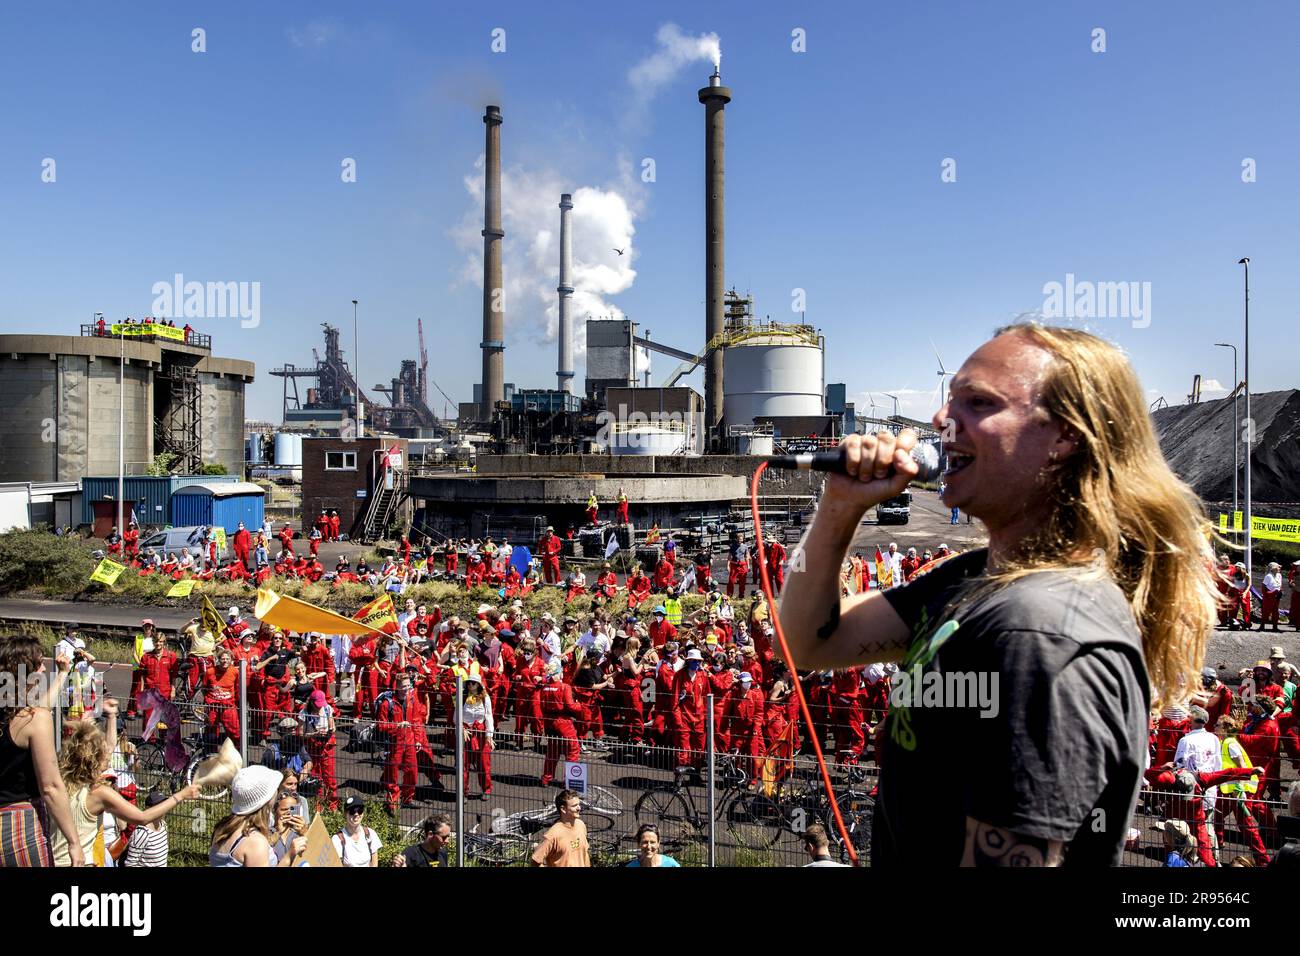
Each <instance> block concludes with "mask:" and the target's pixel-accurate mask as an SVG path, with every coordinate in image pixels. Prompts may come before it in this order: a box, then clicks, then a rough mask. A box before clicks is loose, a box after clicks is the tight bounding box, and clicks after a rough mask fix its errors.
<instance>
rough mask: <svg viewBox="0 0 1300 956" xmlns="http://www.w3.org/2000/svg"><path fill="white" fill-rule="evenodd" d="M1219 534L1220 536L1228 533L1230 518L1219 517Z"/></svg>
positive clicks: (1221, 515)
mask: <svg viewBox="0 0 1300 956" xmlns="http://www.w3.org/2000/svg"><path fill="white" fill-rule="evenodd" d="M1219 533H1220V534H1227V533H1228V516H1227V515H1225V514H1220V515H1219Z"/></svg>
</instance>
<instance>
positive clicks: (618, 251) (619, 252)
mask: <svg viewBox="0 0 1300 956" xmlns="http://www.w3.org/2000/svg"><path fill="white" fill-rule="evenodd" d="M614 251H615V252H617V253H618V254H619V255H620V256H621V255H622V254H623V250H622V249H615V250H614Z"/></svg>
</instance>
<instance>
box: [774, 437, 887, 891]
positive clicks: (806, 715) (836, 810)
mask: <svg viewBox="0 0 1300 956" xmlns="http://www.w3.org/2000/svg"><path fill="white" fill-rule="evenodd" d="M766 470H767V462H762V463H761V464H759V466H758V468H757V469H755V471H754V477H753V478H752V479H750V483H749V507H750V510H751V511H752V513H753V517H754V537H755V539H756V540H757V542H758V570H759V574H760V575H761V576H762V580H763V595H764V596H765V597H766V598H767V606H768V610H769V611H770V613H771V615H772V627H773V629H774V630H775V631H776V639H777V641H778V642H779V643H780V645H781V653H782V654H783V655H784V656H785V662H786V664H787V665H788V666H789V668H790V676H791V677H793V678H794V692H795V696H797V697H798V698H799V710H800V712H801V713H802V714H803V719H804V723H805V724H807V726H808V736H809V737H810V738H811V739H812V743H813V751H814V753H816V755H817V769H818V770H819V771H820V773H821V777H822V785H823V786H824V787H825V788H826V795H827V797H828V799H829V800H830V804H831V813H833V814H834V815H835V826H836V827H837V828H838V829H839V831H840V838H841V839H842V840H843V841H844V849H845V850H847V851H848V854H849V859H850V860H852V861H853V865H854V866H861V865H862V863H861V862H860V861H859V860H858V854H857V851H855V850H854V849H853V841H852V840H851V839H850V838H849V829H848V827H846V826H845V825H844V817H843V816H841V815H840V802H839V801H838V800H837V799H835V788H834V786H832V784H831V775H830V771H829V770H827V769H826V758H825V756H824V755H823V754H822V745H821V741H820V740H819V739H818V737H817V729H816V728H815V727H814V726H813V719H812V713H811V712H810V711H809V710H808V698H807V697H806V696H804V692H803V682H802V681H801V680H799V671H798V670H797V669H796V667H795V662H794V655H792V654H791V653H790V645H789V644H787V643H786V642H785V631H784V630H782V628H781V617H780V615H779V614H777V613H776V599H775V598H774V597H773V596H772V582H771V580H770V579H769V577H768V573H767V549H766V548H764V547H763V524H762V521H761V520H760V519H759V517H758V479H759V478H760V477H762V474H763V472H764V471H766ZM792 759H793V755H792Z"/></svg>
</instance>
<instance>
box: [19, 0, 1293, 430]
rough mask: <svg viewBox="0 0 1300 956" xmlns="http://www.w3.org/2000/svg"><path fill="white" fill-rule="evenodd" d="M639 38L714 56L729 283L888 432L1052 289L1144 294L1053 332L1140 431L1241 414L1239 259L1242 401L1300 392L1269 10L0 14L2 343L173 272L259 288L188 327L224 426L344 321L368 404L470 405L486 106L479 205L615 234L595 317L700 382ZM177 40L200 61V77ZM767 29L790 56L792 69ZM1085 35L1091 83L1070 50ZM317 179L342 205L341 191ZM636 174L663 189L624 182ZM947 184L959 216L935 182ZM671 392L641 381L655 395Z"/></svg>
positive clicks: (1287, 119)
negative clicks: (424, 342)
mask: <svg viewBox="0 0 1300 956" xmlns="http://www.w3.org/2000/svg"><path fill="white" fill-rule="evenodd" d="M438 7H441V5H438ZM489 9H490V12H488V10H489ZM128 11H129V12H128ZM666 23H675V24H677V25H678V26H679V27H680V29H681V30H682V31H683V32H684V33H685V34H688V35H698V34H702V33H706V32H715V33H716V34H717V35H718V37H719V38H720V42H721V49H722V74H723V79H724V82H725V83H726V84H727V85H729V86H731V87H732V89H733V91H734V97H735V98H734V100H733V102H732V104H731V105H730V106H729V107H728V111H727V117H728V118H727V149H728V152H727V172H728V183H727V199H728V206H727V277H728V282H729V283H731V284H734V285H736V286H737V287H738V288H740V289H741V290H748V291H750V292H752V293H753V295H754V296H755V299H756V303H757V309H758V311H759V313H760V314H767V315H771V316H772V317H773V318H774V319H781V320H789V319H790V318H792V315H791V312H790V303H791V297H792V290H794V289H803V290H805V293H806V298H807V319H808V321H809V322H810V323H811V324H814V325H816V326H818V327H820V328H821V329H822V330H823V331H824V333H825V335H826V337H827V341H828V352H827V361H826V369H827V380H828V381H844V382H846V383H847V384H848V388H849V392H850V393H851V394H856V393H861V392H864V391H868V390H870V391H871V392H873V393H877V394H876V399H877V401H878V402H881V403H882V404H884V402H885V400H884V399H883V398H881V397H880V394H879V393H884V392H894V393H895V394H899V395H900V396H901V397H902V398H903V401H904V410H905V411H907V412H909V413H911V414H916V415H925V416H927V417H928V415H929V414H930V412H932V411H933V410H934V408H935V407H936V406H937V394H936V393H935V392H936V383H937V376H936V374H935V372H936V367H935V361H934V356H933V355H932V353H931V351H930V345H929V342H928V338H933V340H934V342H935V344H936V345H937V346H938V348H939V351H940V352H941V354H942V356H943V358H944V360H945V362H946V363H947V364H948V367H949V368H953V369H955V368H956V367H957V365H958V364H959V363H960V361H961V359H962V358H963V357H964V356H965V355H967V354H969V352H970V351H971V350H972V349H973V348H974V347H976V346H977V345H978V344H979V343H980V342H981V341H982V340H983V339H984V338H986V337H987V335H988V333H989V332H990V331H991V330H992V329H993V328H994V327H996V326H997V325H999V324H1003V323H1005V322H1006V321H1009V320H1010V319H1011V318H1012V317H1013V316H1015V315H1017V314H1019V313H1024V312H1032V311H1034V310H1037V309H1040V308H1041V307H1042V306H1043V303H1044V298H1045V296H1044V285H1045V284H1046V283H1050V282H1053V281H1055V282H1061V283H1064V282H1065V281H1066V276H1067V274H1073V275H1074V276H1075V277H1076V281H1093V282H1136V283H1150V290H1151V291H1150V302H1149V310H1150V313H1149V318H1150V324H1149V325H1147V326H1146V327H1134V323H1133V322H1132V321H1130V320H1129V319H1128V318H1123V317H1098V318H1095V319H1091V320H1088V321H1080V322H1079V323H1078V324H1083V325H1085V326H1086V327H1088V328H1092V329H1094V330H1096V331H1099V332H1101V333H1102V334H1105V335H1107V336H1108V337H1110V338H1112V339H1113V340H1114V341H1116V342H1117V343H1119V344H1120V345H1121V346H1122V347H1123V348H1125V349H1126V350H1127V351H1128V352H1129V354H1130V355H1131V357H1132V359H1133V361H1134V364H1135V365H1136V367H1137V369H1138V372H1139V375H1140V376H1141V378H1142V380H1143V383H1144V385H1145V386H1146V387H1147V388H1148V389H1150V390H1151V397H1152V398H1154V397H1155V396H1156V395H1164V396H1165V397H1166V398H1167V399H1168V400H1169V401H1171V402H1178V401H1181V400H1182V399H1183V396H1185V394H1186V392H1187V391H1188V390H1189V388H1190V384H1191V378H1192V375H1193V374H1194V373H1196V372H1200V373H1202V374H1204V375H1205V376H1206V377H1207V378H1208V379H1215V380H1217V381H1219V382H1222V383H1224V384H1227V383H1229V381H1230V379H1231V364H1230V363H1231V360H1230V356H1229V355H1228V353H1227V352H1226V350H1222V349H1215V348H1214V347H1213V343H1214V342H1217V341H1232V342H1238V343H1239V342H1240V339H1241V334H1242V333H1241V274H1240V267H1239V266H1237V265H1236V262H1237V260H1238V259H1239V258H1241V256H1243V255H1249V256H1250V257H1251V259H1252V285H1253V295H1252V319H1253V321H1252V332H1253V334H1252V344H1253V346H1254V348H1253V350H1252V352H1253V354H1252V359H1253V366H1254V367H1253V368H1252V378H1253V381H1254V387H1253V390H1254V391H1257V392H1258V391H1267V390H1272V389H1279V388H1290V387H1293V386H1294V385H1295V384H1296V381H1295V375H1294V374H1293V372H1292V370H1293V368H1294V358H1293V355H1294V351H1293V349H1292V348H1290V346H1291V344H1292V339H1293V334H1294V329H1295V327H1296V322H1295V318H1296V316H1295V308H1296V306H1295V303H1296V302H1297V301H1298V300H1300V270H1297V269H1296V268H1295V263H1296V261H1297V258H1298V254H1300V241H1298V239H1297V233H1296V224H1297V223H1298V222H1300V191H1298V190H1297V189H1296V177H1297V171H1298V170H1300V128H1298V127H1297V124H1296V122H1295V117H1296V116H1300V102H1297V101H1298V100H1300V84H1298V83H1297V80H1298V79H1300V65H1298V64H1300V58H1298V57H1297V56H1296V55H1295V50H1296V49H1297V47H1298V46H1300V8H1297V7H1295V6H1294V5H1291V4H1284V3H1251V4H1242V5H1237V6H1232V7H1225V6H1222V5H1212V4H1209V3H1186V4H1178V5H1167V4H1121V3H1096V2H1094V3H1086V4H1085V3H1051V4H1046V3H1000V4H958V3H913V4H893V5H887V4H861V5H852V6H850V7H844V8H841V7H840V6H838V5H835V6H831V5H818V4H802V3H801V4H798V5H794V4H791V5H788V6H786V7H782V6H778V5H775V4H761V5H754V4H738V3H718V4H710V5H704V6H701V5H699V4H654V5H650V4H646V5H630V4H622V5H618V4H601V5H582V4H568V5H565V4H553V3H552V4H545V5H538V4H515V3H498V4H495V5H492V6H491V7H490V8H486V7H483V8H475V9H473V10H469V9H463V8H453V7H450V5H449V7H448V9H446V10H443V9H440V8H435V6H434V5H430V4H419V5H416V4H402V3H392V4H373V5H362V4H329V3H318V4H295V3H277V4H244V3H222V4H209V5H199V4H195V5H186V6H185V8H181V7H180V6H178V5H175V4H164V3H152V4H151V3H141V4H135V5H131V6H128V7H116V8H112V9H110V8H108V7H105V6H102V5H92V4H75V5H61V4H41V5H38V6H32V5H24V6H6V7H5V8H4V9H3V11H2V12H0V35H3V37H4V39H5V44H4V48H5V55H4V57H3V58H0V117H3V126H2V127H0V129H2V130H3V133H2V134H0V223H2V224H3V225H0V262H3V274H4V275H5V278H6V283H5V285H6V288H5V294H4V296H3V297H2V299H0V331H4V332H20V331H37V330H39V331H53V330H56V329H62V330H67V331H69V332H73V331H75V329H76V326H77V324H78V323H80V322H84V321H89V319H90V316H91V315H92V314H93V313H94V312H96V311H102V312H104V313H106V314H107V315H108V316H110V317H114V318H118V317H121V316H125V315H135V316H140V315H143V314H145V313H147V312H148V311H149V310H150V305H151V303H152V301H153V294H152V291H151V290H152V286H153V284H154V283H155V282H158V281H170V280H171V277H172V276H173V275H174V274H175V273H177V272H180V273H183V274H184V275H185V277H186V278H187V279H190V280H198V281H256V282H259V283H260V284H261V316H260V324H259V325H258V326H257V327H256V328H242V327H241V326H240V323H239V322H238V320H235V319H213V320H211V321H204V322H196V323H195V324H196V325H199V326H200V327H202V328H203V329H204V330H205V331H210V332H211V333H212V335H213V341H214V350H215V351H216V352H217V354H220V355H227V356H233V357H239V358H246V359H252V360H254V361H256V362H257V364H258V380H257V382H256V383H255V384H254V385H253V387H252V390H251V393H250V402H249V415H250V417H256V418H262V419H273V420H277V421H278V416H279V406H280V383H279V380H278V379H274V378H272V377H271V376H269V375H266V374H265V371H266V370H267V369H269V368H271V367H274V366H277V365H280V364H283V363H285V362H293V363H295V364H298V365H304V364H310V362H311V351H310V349H311V347H312V346H316V347H322V342H321V336H320V333H319V323H320V322H322V321H329V322H332V323H334V324H336V325H339V326H341V327H343V328H344V329H345V332H346V334H345V336H344V342H345V344H350V339H351V314H350V312H351V305H350V300H351V299H353V298H357V299H359V300H360V301H361V308H360V315H361V340H362V341H361V352H362V375H361V378H362V381H363V383H364V384H366V385H369V384H372V383H374V382H376V381H381V380H383V381H386V380H387V379H388V378H390V377H391V376H392V375H394V374H396V371H397V367H398V365H399V362H400V360H401V359H402V358H405V357H413V356H414V355H415V320H416V317H417V316H420V317H423V319H424V323H425V329H426V336H427V337H428V339H429V352H430V360H431V365H430V373H431V375H432V377H433V378H434V380H435V381H437V383H438V384H439V385H441V386H442V387H443V388H444V389H445V390H446V391H447V392H449V393H450V394H451V395H452V396H453V398H455V399H457V400H462V401H468V400H469V398H470V392H471V388H472V384H473V383H474V382H475V381H476V380H477V378H478V369H479V353H478V350H477V344H478V341H479V339H480V337H481V336H480V330H481V315H480V307H481V306H480V302H481V299H480V296H481V292H480V290H479V287H478V285H477V284H476V280H475V279H474V278H473V276H474V274H475V273H474V270H475V260H474V247H475V242H474V241H473V240H475V239H477V236H476V233H475V230H477V228H479V224H478V217H480V216H481V205H479V204H478V203H477V201H476V199H475V197H474V196H472V195H471V192H470V191H469V189H467V184H466V178H467V177H470V178H472V177H473V174H474V170H475V161H476V160H477V159H478V157H479V156H480V154H481V152H482V148H483V124H482V122H481V120H480V117H481V115H482V112H483V106H484V105H485V104H486V103H487V102H492V101H496V102H499V103H500V105H501V107H502V110H503V112H504V114H505V118H506V122H505V126H504V127H503V140H502V141H503V159H504V164H505V166H506V174H507V183H508V184H509V183H511V182H515V183H517V184H519V190H518V191H519V192H520V193H522V192H523V191H524V187H525V185H526V186H527V187H528V188H534V189H536V190H537V191H538V192H539V194H540V193H541V192H546V195H547V196H549V195H550V192H549V190H550V189H551V186H552V185H555V184H564V185H565V187H569V188H574V189H577V188H583V187H590V188H592V189H595V190H598V191H600V192H601V194H602V195H606V196H618V197H621V198H622V199H623V200H624V201H625V202H626V204H627V207H628V210H629V212H628V223H630V227H631V228H632V229H634V230H635V232H634V235H632V239H631V244H632V248H631V250H630V255H631V259H630V260H627V261H624V262H617V261H615V260H613V259H612V258H611V260H610V265H611V266H612V267H613V268H622V269H623V270H624V273H623V282H622V285H626V283H627V282H628V281H630V285H627V286H626V288H622V287H621V284H620V283H615V285H616V286H620V289H619V291H617V292H616V293H612V294H605V295H603V296H602V299H603V301H604V302H606V303H607V304H608V306H609V307H610V309H611V310H614V309H617V310H621V311H622V312H623V313H625V314H627V315H630V316H631V317H632V318H634V319H636V320H638V321H639V322H641V323H642V324H643V326H646V327H649V328H651V329H652V330H653V333H654V338H656V339H660V340H663V341H666V342H670V343H672V344H675V345H678V346H679V347H682V348H689V349H692V350H694V349H696V348H698V347H699V346H700V345H701V344H702V339H703V304H702V303H703V295H704V266H703V259H702V248H703V208H702V195H703V152H702V137H703V118H702V114H703V110H702V108H701V106H700V105H699V104H698V102H697V101H696V96H695V91H696V90H697V89H698V88H699V87H700V86H702V85H704V83H705V82H706V79H707V76H708V74H709V72H711V66H710V65H709V64H708V63H707V62H705V61H703V60H700V61H696V62H690V63H687V64H685V65H683V66H681V68H680V69H679V70H677V71H676V72H675V73H673V74H672V76H671V77H670V78H669V79H668V80H667V81H666V82H665V83H664V84H663V85H662V86H661V87H660V88H659V89H658V91H657V92H656V94H655V95H654V96H653V97H652V98H651V99H649V101H648V102H647V103H646V104H645V105H644V108H634V107H635V104H636V103H637V102H638V93H637V91H636V89H634V87H633V85H632V84H631V83H630V82H629V79H628V73H629V70H630V69H631V68H632V67H633V65H634V64H637V63H638V62H641V61H643V60H644V59H645V58H646V57H648V56H650V55H652V54H653V53H654V52H655V51H656V32H657V31H658V30H659V29H660V28H661V27H662V26H663V25H664V24H666ZM196 27H200V28H202V29H204V30H205V31H206V44H207V51H206V52H204V53H195V52H192V50H191V43H192V41H191V31H192V30H193V29H194V28H196ZM494 28H502V29H504V30H505V31H506V33H505V38H506V50H505V52H503V53H493V52H492V51H491V49H490V44H491V42H492V35H491V33H492V30H493V29H494ZM795 28H802V29H803V30H805V31H806V36H807V42H806V45H807V52H804V53H795V52H793V51H792V50H791V42H792V40H791V31H792V30H793V29H795ZM1095 28H1102V29H1104V30H1105V31H1106V35H1105V42H1106V50H1105V52H1102V53H1095V52H1093V51H1092V49H1091V47H1092V45H1093V40H1092V31H1093V30H1094V29H1095ZM345 157H350V158H353V159H355V160H356V163H357V181H356V182H355V183H344V182H342V181H341V178H340V163H341V161H342V160H343V159H344V158H345ZM645 157H650V158H653V159H654V161H655V168H656V179H655V181H654V182H653V183H641V182H640V180H639V178H638V177H637V176H636V173H637V172H639V170H640V168H641V165H640V164H641V161H642V160H643V158H645ZM46 158H52V159H54V160H55V161H56V163H57V166H56V173H57V178H56V181H55V182H52V183H49V182H42V179H41V174H42V162H43V160H44V159H46ZM946 158H951V159H954V160H955V161H956V173H957V176H956V181H955V182H943V181H941V177H940V173H941V163H942V162H943V161H944V160H945V159H946ZM1247 158H1250V159H1253V160H1254V161H1255V163H1256V176H1257V179H1256V181H1255V182H1251V183H1245V182H1243V181H1242V163H1243V160H1245V159H1247ZM629 170H630V171H631V175H630V178H629ZM556 191H558V190H556ZM557 200H558V196H554V197H553V198H551V199H549V200H548V202H549V204H550V205H549V207H548V208H549V209H550V210H554V214H555V216H556V219H557V221H558V210H555V209H554V202H555V201H557ZM509 203H510V198H509V197H507V204H508V205H507V211H508V215H507V219H506V222H505V229H506V232H507V236H508V242H509V243H510V245H509V246H508V248H507V257H506V271H507V282H509V281H510V279H511V275H512V272H513V274H514V275H515V276H517V277H528V276H530V270H531V273H532V274H531V278H532V279H533V280H535V281H534V282H533V286H534V287H536V288H540V289H543V290H544V289H545V287H546V284H547V283H549V286H550V288H551V289H553V287H554V284H555V279H554V274H553V272H552V273H550V274H542V273H543V272H545V271H546V270H547V269H549V270H554V269H555V268H557V267H556V266H555V264H554V262H553V260H552V257H551V256H550V255H549V253H547V254H546V255H542V254H540V253H536V248H537V247H536V243H537V242H541V241H542V238H541V237H539V236H538V235H537V231H538V227H536V225H535V223H534V222H532V221H531V220H527V219H526V218H525V217H524V216H523V214H522V212H521V215H520V219H519V221H518V222H514V223H512V221H511V218H510V216H509ZM548 215H549V213H548ZM614 218H615V219H617V216H615V217H614ZM628 223H623V225H628ZM615 227H616V228H622V227H621V226H619V225H618V224H617V223H616V224H615ZM611 234H612V233H611ZM467 236H470V237H472V238H471V239H467V238H466V237H467ZM596 247H599V248H596ZM543 248H548V247H543ZM601 248H603V246H601V244H600V242H599V241H597V242H596V243H595V246H593V247H592V248H591V249H590V255H591V256H593V257H594V256H597V255H598V253H599V252H600V249H601ZM530 250H531V253H532V254H534V258H535V259H536V261H531V260H530ZM607 255H608V256H610V257H612V256H613V253H612V252H610V253H608V254H607ZM548 261H549V263H550V264H549V265H548V264H547V263H548ZM591 265H593V266H596V265H603V263H597V262H594V261H593V262H592V263H591ZM630 270H635V277H634V281H631V277H630V276H629V275H628V272H629V271H630ZM536 288H535V289H534V290H533V291H534V292H535V291H536ZM547 304H548V303H546V302H545V301H543V299H542V298H541V295H540V293H538V294H536V295H534V296H533V297H532V299H528V298H527V297H526V294H521V295H520V300H519V301H517V302H512V301H510V300H507V303H506V308H507V324H508V328H507V352H506V380H507V381H512V382H515V383H517V384H519V385H520V386H523V387H551V386H553V384H554V380H555V379H554V369H555V348H554V344H553V342H549V341H547V339H546V334H547V331H546V330H547V324H546V323H547V318H546V315H545V308H546V305H547ZM674 365H675V362H673V361H672V360H670V359H665V358H656V360H655V373H654V381H656V382H657V381H660V380H661V379H662V378H663V376H664V375H666V374H667V373H668V372H669V371H671V369H672V368H673V366H674ZM580 380H581V367H580V368H579V381H580ZM696 381H698V375H697V376H696ZM1206 394H1207V396H1211V397H1212V396H1213V395H1214V394H1218V393H1213V392H1210V391H1207V393H1206ZM431 397H432V398H434V399H435V404H437V405H438V407H439V410H440V411H441V403H440V397H438V396H437V395H436V393H433V394H432V395H431ZM863 410H864V411H865V409H863Z"/></svg>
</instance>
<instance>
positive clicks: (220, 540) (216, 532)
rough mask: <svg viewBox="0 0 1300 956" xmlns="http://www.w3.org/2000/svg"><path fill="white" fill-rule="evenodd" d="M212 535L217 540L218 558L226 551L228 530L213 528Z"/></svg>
mask: <svg viewBox="0 0 1300 956" xmlns="http://www.w3.org/2000/svg"><path fill="white" fill-rule="evenodd" d="M212 534H213V537H215V538H216V539H217V556H218V557H220V555H221V552H222V551H225V550H226V529H225V528H213V529H212Z"/></svg>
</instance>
